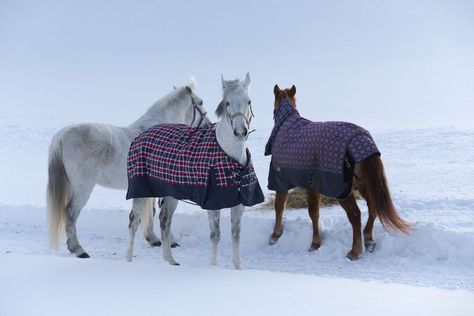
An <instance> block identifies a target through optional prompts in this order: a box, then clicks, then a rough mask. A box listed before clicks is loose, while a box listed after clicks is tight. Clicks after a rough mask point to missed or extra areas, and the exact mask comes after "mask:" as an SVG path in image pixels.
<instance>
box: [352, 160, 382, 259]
mask: <svg viewBox="0 0 474 316" xmlns="http://www.w3.org/2000/svg"><path fill="white" fill-rule="evenodd" d="M356 174H358V175H360V176H359V177H358V179H355V181H354V183H355V184H356V187H357V189H358V190H359V192H360V194H361V195H362V197H363V198H364V199H365V201H366V203H367V208H368V210H369V212H368V213H369V217H368V218H367V223H366V225H365V228H364V246H365V250H366V251H367V252H369V253H371V252H373V251H374V250H375V247H376V246H377V243H376V242H375V240H374V233H373V228H374V222H375V219H376V218H377V211H376V210H375V209H374V208H373V206H372V205H371V203H370V201H369V196H368V190H367V177H366V175H364V169H363V168H361V166H360V165H359V164H358V165H356Z"/></svg>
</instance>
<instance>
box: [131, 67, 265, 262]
mask: <svg viewBox="0 0 474 316" xmlns="http://www.w3.org/2000/svg"><path fill="white" fill-rule="evenodd" d="M249 85H250V76H249V74H247V76H246V78H245V80H242V81H241V80H237V79H236V80H224V78H222V88H223V99H222V102H221V103H220V104H219V106H218V108H217V110H216V114H217V116H218V117H219V118H220V120H219V121H218V122H217V123H216V125H215V135H216V140H217V143H218V145H219V146H220V147H221V148H222V150H223V151H224V152H225V153H226V154H227V155H228V156H229V157H231V158H233V159H234V160H235V161H237V162H238V163H239V164H240V165H241V166H247V165H248V159H249V157H248V156H247V146H246V140H247V138H248V135H249V133H250V131H249V129H250V121H251V118H252V116H253V113H252V108H251V102H250V97H249V94H248V87H249ZM239 189H240V188H239ZM147 201H148V199H146V198H139V197H138V198H137V197H134V198H133V206H132V213H131V214H130V224H129V241H128V250H127V260H128V261H132V258H133V245H134V239H135V233H136V231H137V228H138V225H139V219H140V218H141V216H142V214H143V213H144V212H146V208H147V207H146V203H147ZM261 201H263V194H261ZM261 201H259V202H261ZM177 204H178V200H176V199H175V198H172V197H167V198H165V200H164V202H163V204H162V206H161V211H160V226H161V239H162V242H163V259H164V260H165V261H167V262H168V263H170V264H172V265H178V263H177V262H176V260H175V259H174V258H173V255H172V253H171V244H172V240H171V235H170V227H171V221H172V217H173V213H174V211H175V210H176V207H177ZM244 208H245V206H244V205H243V204H242V202H241V203H240V204H238V205H236V206H234V207H231V222H232V255H233V256H232V257H233V259H232V261H233V265H234V267H235V269H240V268H241V262H240V221H241V217H242V213H243V212H244ZM207 214H208V217H209V225H210V231H211V232H210V238H211V242H212V252H211V257H210V264H213V265H216V264H217V245H218V242H219V240H220V228H219V218H220V209H216V210H208V211H207Z"/></svg>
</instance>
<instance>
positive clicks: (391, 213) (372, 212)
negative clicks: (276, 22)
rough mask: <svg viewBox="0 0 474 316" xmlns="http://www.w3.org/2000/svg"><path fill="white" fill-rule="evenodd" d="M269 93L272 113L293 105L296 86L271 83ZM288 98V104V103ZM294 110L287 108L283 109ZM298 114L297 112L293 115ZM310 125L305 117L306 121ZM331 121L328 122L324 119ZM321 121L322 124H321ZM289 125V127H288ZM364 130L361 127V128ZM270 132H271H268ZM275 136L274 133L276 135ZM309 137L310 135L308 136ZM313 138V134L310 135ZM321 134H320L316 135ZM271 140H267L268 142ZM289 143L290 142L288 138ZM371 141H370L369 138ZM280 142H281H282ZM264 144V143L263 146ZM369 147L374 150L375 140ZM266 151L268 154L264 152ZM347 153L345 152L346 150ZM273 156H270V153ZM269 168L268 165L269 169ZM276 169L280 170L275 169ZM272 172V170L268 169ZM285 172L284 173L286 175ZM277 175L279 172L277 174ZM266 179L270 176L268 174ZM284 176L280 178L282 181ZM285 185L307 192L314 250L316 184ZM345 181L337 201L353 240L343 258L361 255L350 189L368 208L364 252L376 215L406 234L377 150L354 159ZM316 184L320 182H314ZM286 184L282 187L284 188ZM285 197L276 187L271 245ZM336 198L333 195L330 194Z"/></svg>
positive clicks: (356, 212) (357, 211)
mask: <svg viewBox="0 0 474 316" xmlns="http://www.w3.org/2000/svg"><path fill="white" fill-rule="evenodd" d="M273 92H274V94H275V109H274V113H275V116H276V114H277V113H278V110H279V107H280V105H281V104H283V103H282V102H287V103H286V104H287V106H288V107H290V106H291V107H292V108H293V109H295V108H296V99H295V94H296V87H295V86H292V87H291V89H284V90H281V89H280V88H279V87H278V85H275V87H274V89H273ZM288 101H289V104H288ZM291 111H293V112H296V113H297V111H296V110H292V109H291V108H290V109H289V110H288V111H287V112H291ZM295 115H298V119H300V118H299V114H295ZM312 123H313V124H314V122H310V121H307V120H306V124H312ZM328 123H331V122H328ZM332 123H333V124H343V125H344V126H346V125H347V126H350V127H351V128H352V127H353V128H357V129H360V130H363V129H362V128H360V127H359V126H357V125H354V124H351V123H344V122H332ZM321 124H324V123H321ZM291 128H293V126H291V127H290V129H291ZM363 131H365V130H363ZM365 132H366V134H367V135H368V139H369V141H372V139H371V137H370V134H369V133H368V132H367V131H365ZM272 135H273V132H272ZM277 137H278V136H277ZM279 137H285V138H287V137H288V135H279ZM311 137H313V135H311ZM314 137H316V135H314ZM318 137H321V136H318ZM270 142H271V140H270V141H269V143H270ZM290 142H291V141H290ZM372 142H373V141H372ZM281 143H285V142H284V141H283V142H281ZM267 146H268V145H267ZM373 147H374V148H375V150H376V146H375V143H373ZM266 154H269V153H266ZM346 154H347V153H346ZM273 156H274V155H273ZM273 156H272V163H273V162H274V157H273ZM270 169H271V170H272V167H271V168H270ZM278 170H280V169H278ZM270 172H272V171H270ZM287 175H288V174H287ZM279 176H280V175H279ZM269 179H270V177H269ZM286 180H287V179H283V181H286ZM288 181H289V182H288V183H289V184H288V186H287V187H295V186H300V187H303V188H304V189H306V191H307V201H308V213H309V217H310V218H311V221H312V224H313V239H312V242H311V246H310V249H309V250H310V251H314V250H317V249H318V248H319V247H320V246H321V236H320V232H319V223H318V221H319V205H320V201H321V195H320V190H318V187H317V185H312V186H310V185H304V186H303V185H299V184H297V183H294V182H292V180H288ZM348 182H349V184H350V183H351V182H352V187H349V188H348V190H347V194H348V196H347V197H345V196H344V198H343V199H339V203H340V205H341V206H342V208H343V209H344V210H345V211H346V214H347V217H348V219H349V221H350V223H351V225H352V232H353V239H352V249H351V250H350V251H349V253H348V254H347V257H348V258H349V259H351V260H356V259H358V258H359V257H360V255H361V254H362V250H363V249H362V236H361V235H362V234H361V213H360V209H359V207H358V206H357V203H356V200H355V198H354V194H353V191H352V189H357V190H358V191H359V192H360V194H361V195H362V197H363V198H364V199H365V200H366V201H367V206H368V209H369V217H368V220H367V224H366V225H365V228H364V231H363V233H364V245H365V248H366V250H367V251H368V252H372V251H374V249H375V246H376V243H375V241H374V236H373V227H374V221H375V219H376V218H377V216H378V217H379V218H380V220H381V222H382V225H383V226H384V227H385V228H390V229H392V230H394V231H398V232H402V233H405V234H408V233H409V231H410V225H409V224H408V223H407V222H405V221H404V220H403V219H402V218H400V216H399V215H398V213H397V211H396V209H395V207H394V205H393V203H392V199H391V196H390V192H389V189H388V186H387V180H386V177H385V172H384V167H383V164H382V160H381V159H380V155H379V153H378V151H377V154H372V155H370V156H369V157H367V158H365V159H364V160H362V161H360V162H355V166H354V167H353V168H352V170H351V174H350V175H349V181H348ZM316 183H320V182H318V181H316ZM287 187H286V188H287ZM287 196H288V190H285V189H283V190H278V189H277V192H276V197H275V225H274V228H273V234H272V235H271V237H270V244H271V245H273V244H275V243H276V242H277V241H278V239H279V238H280V237H281V235H282V233H283V226H282V216H283V210H284V208H285V203H286V199H287ZM333 197H336V196H333Z"/></svg>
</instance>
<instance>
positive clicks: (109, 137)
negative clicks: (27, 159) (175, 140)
mask: <svg viewBox="0 0 474 316" xmlns="http://www.w3.org/2000/svg"><path fill="white" fill-rule="evenodd" d="M195 86H196V82H195V80H192V81H191V82H190V84H188V85H187V86H184V87H181V88H175V89H174V90H173V91H172V92H170V93H169V94H168V95H166V96H165V97H163V98H162V99H160V100H158V101H157V102H156V103H155V104H154V105H153V106H151V107H150V108H149V109H148V110H147V112H146V113H145V114H144V115H143V116H141V117H140V118H139V119H137V120H136V121H135V122H133V123H132V124H130V125H129V126H127V127H117V126H113V125H109V124H101V123H84V124H76V125H71V126H67V127H65V128H63V129H62V130H61V131H59V132H58V133H57V134H56V135H55V136H54V137H53V140H52V142H51V145H50V148H49V159H48V187H47V208H48V220H49V234H50V241H51V246H52V247H53V248H54V249H57V248H58V245H59V239H60V233H61V231H62V229H63V228H64V227H65V229H66V235H67V248H68V249H69V251H70V252H71V253H74V254H75V255H76V256H77V257H79V258H88V257H89V255H88V254H87V252H86V251H85V250H84V249H83V248H82V246H81V245H80V244H79V241H78V239H77V233H76V222H77V218H78V217H79V214H80V212H81V209H82V208H83V207H84V206H85V205H86V203H87V201H88V200H89V197H90V195H91V193H92V190H93V189H94V187H95V185H96V184H99V185H101V186H104V187H107V188H113V189H120V190H126V189H127V187H128V180H127V167H126V163H127V154H128V148H129V146H130V143H131V142H132V140H133V139H134V138H135V137H136V136H138V135H139V134H140V133H142V132H143V131H145V130H146V129H148V128H150V127H151V126H153V125H155V124H159V123H182V124H186V125H191V126H200V125H201V124H202V125H207V124H209V123H210V122H209V120H208V119H207V117H206V112H205V110H204V108H203V107H202V99H201V98H199V97H198V96H197V95H196V94H195V92H194V91H195ZM145 204H146V206H147V208H148V209H147V212H145V213H144V218H143V219H144V221H143V222H144V224H145V223H146V225H147V227H146V228H144V235H145V238H146V240H147V241H148V242H149V243H150V245H152V246H160V245H161V242H160V240H159V238H158V237H157V236H156V235H155V233H154V230H153V218H151V219H150V218H149V217H150V216H151V217H152V216H153V215H154V211H152V210H153V209H154V205H155V200H154V199H149V200H148V201H146V203H145ZM145 214H146V215H147V217H146V218H145Z"/></svg>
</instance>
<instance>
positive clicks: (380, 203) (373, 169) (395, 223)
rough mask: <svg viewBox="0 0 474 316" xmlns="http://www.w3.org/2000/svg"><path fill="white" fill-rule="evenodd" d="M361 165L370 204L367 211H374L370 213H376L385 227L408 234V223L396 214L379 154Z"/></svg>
mask: <svg viewBox="0 0 474 316" xmlns="http://www.w3.org/2000/svg"><path fill="white" fill-rule="evenodd" d="M361 167H362V168H363V173H364V175H365V176H366V177H367V182H366V186H367V187H366V190H367V191H366V192H367V195H368V196H367V197H368V202H369V204H370V206H371V207H370V209H369V211H371V212H376V214H372V215H374V216H375V215H378V216H379V217H380V221H381V222H382V225H383V226H384V227H385V228H391V229H393V230H395V231H398V232H401V233H404V234H408V233H409V232H410V224H409V223H407V222H405V221H404V220H403V219H402V218H401V217H400V215H398V213H397V210H396V209H395V206H394V205H393V202H392V197H391V196H390V191H389V190H388V185H387V179H386V177H385V171H384V167H383V163H382V160H381V159H380V156H379V155H373V156H372V157H370V158H369V159H367V160H366V161H364V162H363V163H362V164H361ZM364 169H365V170H364Z"/></svg>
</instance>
